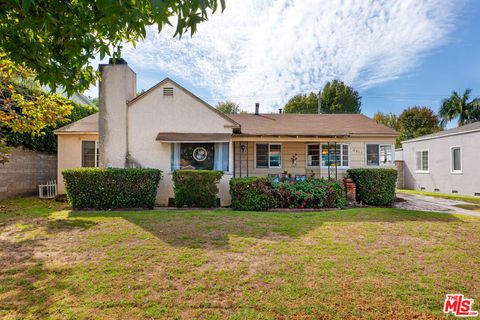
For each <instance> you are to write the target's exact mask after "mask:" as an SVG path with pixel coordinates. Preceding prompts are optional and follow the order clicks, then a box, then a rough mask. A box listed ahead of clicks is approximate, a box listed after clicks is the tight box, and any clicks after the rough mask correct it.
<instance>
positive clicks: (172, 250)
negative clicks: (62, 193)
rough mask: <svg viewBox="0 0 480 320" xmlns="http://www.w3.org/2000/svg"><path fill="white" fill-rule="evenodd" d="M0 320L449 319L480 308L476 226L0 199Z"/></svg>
mask: <svg viewBox="0 0 480 320" xmlns="http://www.w3.org/2000/svg"><path fill="white" fill-rule="evenodd" d="M0 212H1V213H0V241H1V255H0V264H1V266H0V270H1V271H0V272H1V274H0V317H2V318H22V319H24V318H46V317H50V318H62V319H68V318H71V319H82V318H83V319H86V318H88V319H91V318H95V317H98V318H111V319H137V318H138V319H146V318H148V319H151V318H155V319H158V318H180V319H190V318H206V319H217V318H222V319H223V318H231V319H270V318H272V319H273V318H280V319H286V318H289V319H310V318H312V319H313V318H325V319H330V318H332V319H333V318H338V319H341V318H366V319H373V318H375V319H377V318H384V319H391V318H404V319H412V318H427V319H432V318H444V315H443V314H442V307H443V300H444V297H445V294H447V293H463V294H464V295H465V296H466V297H469V298H474V299H475V300H476V302H475V304H474V308H475V309H477V310H478V309H480V304H479V303H478V299H480V219H478V218H474V217H466V216H459V215H448V214H445V213H443V214H438V213H425V212H415V211H404V210H397V209H384V208H368V209H351V210H343V211H331V212H319V213H313V212H308V213H252V212H232V211H227V210H219V211H146V212H71V211H70V210H69V209H68V208H67V207H66V206H65V204H62V203H56V202H50V201H40V200H34V199H19V200H15V201H10V202H0Z"/></svg>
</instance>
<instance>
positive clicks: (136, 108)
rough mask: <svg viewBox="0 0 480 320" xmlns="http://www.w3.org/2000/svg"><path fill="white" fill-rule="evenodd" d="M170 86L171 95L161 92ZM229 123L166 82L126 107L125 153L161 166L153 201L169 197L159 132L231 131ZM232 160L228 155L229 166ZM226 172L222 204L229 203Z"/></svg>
mask: <svg viewBox="0 0 480 320" xmlns="http://www.w3.org/2000/svg"><path fill="white" fill-rule="evenodd" d="M164 87H168V88H172V87H173V88H174V90H173V96H164V95H163V88H164ZM231 126H232V123H231V122H230V121H228V120H226V119H225V118H223V117H221V116H219V114H217V113H216V112H215V111H213V110H211V109H210V108H208V107H207V106H205V105H203V103H202V102H200V101H199V100H197V99H196V98H195V97H193V96H192V95H190V94H188V93H186V92H185V91H184V90H182V89H181V88H179V87H177V86H175V85H174V84H173V83H170V82H166V83H164V84H162V85H161V86H158V87H157V88H155V89H154V90H153V91H152V92H150V93H149V94H147V95H145V96H144V97H142V98H140V99H139V100H137V101H135V102H133V103H132V104H131V105H130V106H129V107H128V153H129V154H130V158H131V160H132V162H133V163H138V164H140V165H141V166H142V167H148V168H158V169H160V170H162V172H163V177H162V179H161V180H160V184H159V188H158V193H157V204H158V205H160V206H164V205H167V204H168V198H173V196H174V194H173V183H172V172H171V167H170V164H171V143H168V142H167V143H165V142H160V141H156V140H155V139H156V137H157V134H158V133H159V132H182V133H228V134H231V133H232V128H231ZM232 165H233V162H232V159H230V166H229V167H230V168H232ZM231 177H232V174H231V173H228V172H226V173H225V175H224V176H223V178H222V180H221V181H220V185H219V190H220V193H219V197H220V199H221V204H222V205H229V204H230V195H229V187H228V184H229V181H230V178H231Z"/></svg>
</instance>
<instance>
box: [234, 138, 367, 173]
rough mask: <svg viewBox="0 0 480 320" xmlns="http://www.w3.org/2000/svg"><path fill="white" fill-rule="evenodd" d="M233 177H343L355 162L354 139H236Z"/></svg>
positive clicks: (357, 164)
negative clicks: (353, 153)
mask: <svg viewBox="0 0 480 320" xmlns="http://www.w3.org/2000/svg"><path fill="white" fill-rule="evenodd" d="M232 142H233V171H232V173H233V176H234V177H248V176H276V175H278V176H287V177H288V178H291V179H295V178H298V179H302V178H305V177H311V176H314V177H316V178H325V179H328V178H330V179H341V178H342V177H343V176H344V175H345V174H346V171H347V170H348V169H349V168H350V166H351V164H356V166H361V165H362V164H360V163H359V161H361V159H358V157H357V159H351V147H352V145H351V142H350V141H347V140H346V139H339V138H336V139H319V138H313V139H312V138H310V139H296V138H295V139H280V138H278V137H277V138H269V139H248V138H247V139H246V138H245V137H242V138H240V137H236V138H234V139H233V141H232Z"/></svg>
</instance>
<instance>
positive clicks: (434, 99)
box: [86, 0, 480, 116]
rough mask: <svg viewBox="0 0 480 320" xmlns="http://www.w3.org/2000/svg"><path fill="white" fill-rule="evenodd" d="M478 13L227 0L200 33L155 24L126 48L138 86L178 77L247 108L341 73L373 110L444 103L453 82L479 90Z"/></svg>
mask: <svg viewBox="0 0 480 320" xmlns="http://www.w3.org/2000/svg"><path fill="white" fill-rule="evenodd" d="M478 16H480V1H477V0H470V1H469V0H461V1H460V0H459V1H447V0H422V1H418V0H402V1H398V0H381V1H373V0H361V1H354V0H343V1H342V0H226V9H225V11H224V12H223V13H219V12H217V13H215V14H214V15H212V16H211V17H210V19H209V21H206V22H203V23H202V24H201V25H199V27H198V31H197V33H196V34H195V35H193V37H190V36H189V35H186V36H184V37H182V38H181V39H178V38H173V33H174V31H173V28H170V27H167V28H165V29H163V30H162V32H161V33H158V32H157V28H156V27H153V26H152V27H150V28H149V29H148V32H147V37H146V39H145V40H143V41H141V42H139V43H138V44H137V45H136V47H135V48H134V47H132V46H129V45H126V46H125V47H124V48H123V50H122V57H123V58H124V59H125V60H126V61H127V62H128V64H129V65H130V67H131V68H132V69H133V70H134V71H135V72H136V74H137V87H138V90H139V91H140V90H141V89H145V90H146V89H148V88H150V87H152V86H153V85H155V84H156V83H158V82H160V81H161V80H162V79H164V78H165V77H170V78H172V79H174V80H175V81H177V82H179V83H180V84H181V85H183V86H185V87H186V88H187V89H189V90H190V91H192V92H193V93H194V94H196V95H198V96H199V97H200V98H202V99H204V100H205V101H207V102H208V103H210V104H212V105H215V104H216V103H217V102H219V101H224V100H227V99H228V100H231V101H234V102H237V103H238V104H240V106H241V108H242V109H244V110H247V111H249V112H253V110H254V105H255V102H259V103H260V109H261V112H262V113H268V112H278V108H282V107H283V105H284V104H285V103H286V102H287V101H288V99H289V98H290V97H292V96H293V95H295V94H298V93H309V92H311V91H315V92H318V90H319V89H321V88H322V87H323V86H324V85H325V83H326V82H327V81H330V80H333V79H339V80H343V81H345V82H346V83H347V84H348V85H350V86H352V87H353V88H354V89H356V90H357V91H359V93H360V95H361V96H362V112H363V113H364V114H366V115H368V116H373V114H374V113H375V112H377V111H382V112H393V113H400V112H401V111H402V110H403V109H405V108H406V107H409V106H414V105H420V106H428V107H431V108H432V109H434V110H435V111H437V110H438V108H439V106H440V104H441V100H442V99H443V98H446V97H448V96H449V95H450V94H451V92H452V90H459V91H463V90H464V89H466V88H471V89H472V90H473V95H474V96H480V54H479V52H480V36H479V35H480V19H478ZM99 62H100V61H95V62H94V63H93V64H94V65H98V63H99ZM101 62H102V63H105V62H106V61H101ZM86 94H87V95H89V96H92V97H95V96H97V95H98V89H97V88H96V87H92V88H90V89H89V90H88V91H87V92H86Z"/></svg>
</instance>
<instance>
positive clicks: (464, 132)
mask: <svg viewBox="0 0 480 320" xmlns="http://www.w3.org/2000/svg"><path fill="white" fill-rule="evenodd" d="M479 131H480V129H473V130H467V131H460V132H453V133H447V134H442V135H438V136H434V137H424V138H422V137H420V138H415V139H410V140H405V141H403V142H402V144H404V143H411V142H417V141H425V140H432V139H439V138H444V137H451V136H457V135H460V134H466V133H474V132H479Z"/></svg>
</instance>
